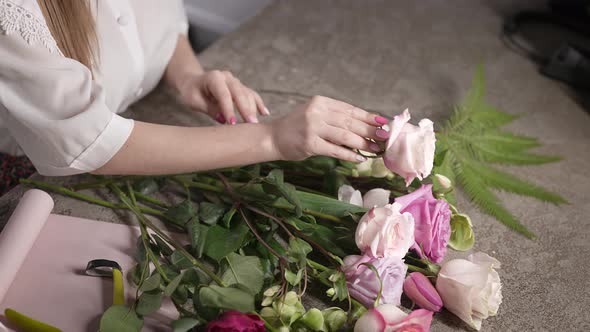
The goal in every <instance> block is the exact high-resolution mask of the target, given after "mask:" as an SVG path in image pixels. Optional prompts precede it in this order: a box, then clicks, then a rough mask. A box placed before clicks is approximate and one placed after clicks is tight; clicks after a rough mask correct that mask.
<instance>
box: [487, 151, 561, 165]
mask: <svg viewBox="0 0 590 332" xmlns="http://www.w3.org/2000/svg"><path fill="white" fill-rule="evenodd" d="M482 152H486V153H487V155H485V156H484V158H483V159H484V160H485V161H488V162H490V163H496V164H505V165H542V164H548V163H554V162H556V161H560V160H562V159H563V158H561V157H559V156H545V155H540V154H534V153H513V154H504V155H502V154H501V153H494V152H492V151H490V150H483V149H482Z"/></svg>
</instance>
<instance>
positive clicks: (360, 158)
mask: <svg viewBox="0 0 590 332" xmlns="http://www.w3.org/2000/svg"><path fill="white" fill-rule="evenodd" d="M356 160H358V161H367V158H365V157H363V156H361V155H360V154H357V155H356Z"/></svg>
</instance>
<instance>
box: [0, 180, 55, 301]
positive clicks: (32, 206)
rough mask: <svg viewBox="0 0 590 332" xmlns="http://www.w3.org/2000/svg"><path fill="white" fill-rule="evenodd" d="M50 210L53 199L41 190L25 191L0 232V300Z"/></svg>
mask: <svg viewBox="0 0 590 332" xmlns="http://www.w3.org/2000/svg"><path fill="white" fill-rule="evenodd" d="M52 209H53V199H51V196H49V194H47V193H46V192H44V191H41V190H37V189H32V190H29V191H27V192H26V193H25V194H24V196H23V198H22V199H21V201H20V203H19V204H18V206H17V207H16V209H15V210H14V212H13V214H12V216H11V217H10V219H9V220H8V223H7V224H6V226H5V227H4V229H3V230H2V232H0V262H2V273H0V303H1V302H2V300H3V299H4V296H5V295H6V292H7V291H8V289H9V288H10V285H11V284H12V282H13V280H14V278H15V277H16V274H17V273H18V270H19V269H20V267H21V266H22V264H23V262H24V261H25V258H27V255H28V253H29V251H30V250H31V247H32V246H33V244H34V243H35V241H36V240H37V237H38V236H39V233H41V230H42V229H43V226H45V222H46V221H47V218H48V217H49V214H50V213H51V210H52Z"/></svg>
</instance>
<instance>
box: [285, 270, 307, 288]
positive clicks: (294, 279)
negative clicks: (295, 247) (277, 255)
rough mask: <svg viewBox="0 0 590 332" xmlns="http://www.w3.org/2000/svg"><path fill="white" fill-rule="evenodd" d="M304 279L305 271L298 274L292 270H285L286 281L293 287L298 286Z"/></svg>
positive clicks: (299, 271)
mask: <svg viewBox="0 0 590 332" xmlns="http://www.w3.org/2000/svg"><path fill="white" fill-rule="evenodd" d="M302 277H303V270H298V271H297V274H295V273H293V272H291V271H290V270H285V280H287V282H288V283H289V284H291V286H297V285H299V283H300V282H301V278H302Z"/></svg>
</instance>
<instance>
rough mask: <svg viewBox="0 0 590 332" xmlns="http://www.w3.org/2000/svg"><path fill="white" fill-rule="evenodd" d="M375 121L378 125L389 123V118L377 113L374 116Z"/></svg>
mask: <svg viewBox="0 0 590 332" xmlns="http://www.w3.org/2000/svg"><path fill="white" fill-rule="evenodd" d="M375 122H377V123H378V124H380V125H384V124H388V123H389V119H387V118H385V117H382V116H381V115H378V116H376V117H375Z"/></svg>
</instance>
